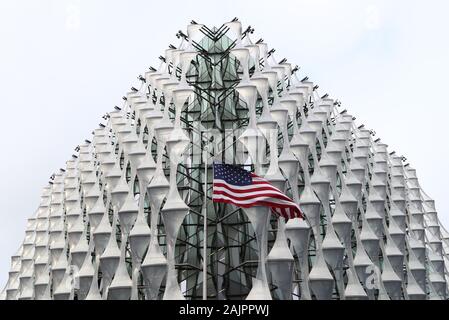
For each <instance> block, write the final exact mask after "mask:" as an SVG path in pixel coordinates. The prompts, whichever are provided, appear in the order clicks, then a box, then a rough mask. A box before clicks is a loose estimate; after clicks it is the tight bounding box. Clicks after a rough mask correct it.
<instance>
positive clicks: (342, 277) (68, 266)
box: [0, 19, 449, 300]
mask: <svg viewBox="0 0 449 320" xmlns="http://www.w3.org/2000/svg"><path fill="white" fill-rule="evenodd" d="M253 31H254V30H253V29H252V28H251V27H247V28H246V29H245V28H242V25H241V23H240V22H239V21H238V20H237V19H234V20H233V21H231V22H228V23H225V24H223V25H222V26H220V27H219V28H216V27H214V28H209V27H207V26H205V25H202V24H198V23H196V22H194V21H192V23H191V24H190V25H189V26H187V30H186V31H185V32H182V31H179V32H178V34H177V38H178V39H179V44H178V45H177V46H176V47H175V46H173V45H170V47H169V48H168V49H167V50H165V54H164V55H163V56H161V57H160V66H159V67H158V68H157V69H156V68H152V67H151V68H150V69H149V70H148V71H146V72H145V73H143V74H142V75H141V76H139V79H140V82H141V86H140V88H138V89H136V88H131V90H130V91H129V92H128V93H127V94H126V95H125V96H124V97H123V105H122V106H121V107H116V108H115V109H114V110H112V111H111V112H109V113H107V114H106V115H105V116H104V117H103V118H104V121H103V123H102V124H100V125H99V127H98V128H96V129H95V130H94V131H93V137H92V138H91V139H90V140H91V141H89V140H86V141H85V143H83V144H81V145H79V146H78V147H77V148H76V152H77V153H76V154H74V155H73V156H72V157H71V159H70V160H68V161H67V162H66V166H65V168H64V169H61V170H60V171H58V172H56V173H54V174H53V175H52V178H51V179H50V181H49V183H48V185H46V186H45V187H44V188H43V190H42V196H41V202H40V204H39V206H38V208H37V211H36V213H35V214H34V215H33V216H32V217H31V218H29V219H28V224H27V227H26V230H25V237H24V240H23V242H22V244H21V245H20V248H19V250H18V252H17V253H16V254H15V255H14V256H13V257H12V258H11V269H10V272H9V280H8V282H7V284H6V286H5V288H4V289H3V291H2V292H1V296H0V297H1V298H2V299H8V300H15V299H21V300H23V299H79V300H82V299H94V300H95V299H126V300H127V299H132V300H146V299H151V300H159V299H166V300H174V299H187V300H198V299H212V300H223V299H231V300H241V299H261V300H268V299H283V300H284V299H285V300H310V299H373V300H377V299H395V300H400V299H447V297H448V270H449V264H448V263H449V260H448V253H449V233H448V232H447V231H446V230H445V229H444V227H443V226H442V225H441V223H440V221H439V219H438V215H437V212H436V209H435V203H434V201H433V200H432V199H431V198H430V197H429V196H428V195H427V194H426V193H425V191H424V190H423V189H422V188H421V185H420V184H419V181H418V178H417V174H416V171H415V169H413V168H412V167H411V166H410V165H409V164H408V163H406V159H405V158H404V157H403V156H401V155H398V154H396V153H395V152H390V151H389V150H388V146H387V145H386V144H385V143H384V142H383V141H382V140H380V139H379V138H376V137H375V136H374V135H375V134H374V132H373V131H372V130H369V129H367V128H365V127H364V126H363V125H357V124H356V123H355V120H356V119H355V118H354V117H353V116H352V115H351V114H350V113H349V112H348V111H346V110H344V109H343V107H342V106H341V103H340V102H338V101H337V100H334V99H332V98H331V97H329V96H328V95H320V94H318V91H319V88H318V86H317V85H315V84H314V83H313V82H312V81H311V80H309V79H308V78H307V77H304V76H305V75H303V76H300V75H299V74H300V71H299V68H298V67H297V66H295V65H293V64H291V63H289V62H288V61H287V60H286V59H283V60H276V59H275V57H274V51H275V50H274V49H271V48H270V47H269V46H268V45H267V44H266V43H265V42H264V41H263V40H262V39H260V40H258V41H253V39H251V35H252V34H253ZM214 161H215V162H217V161H218V162H222V163H227V164H234V165H237V166H241V167H243V168H245V169H247V170H250V171H252V172H255V173H257V174H258V175H259V176H262V177H264V178H265V179H267V180H268V181H269V182H270V183H272V184H273V185H275V186H277V187H278V188H279V189H281V190H282V191H283V192H284V193H285V194H286V195H287V196H288V197H290V198H291V199H293V201H294V202H295V203H297V204H299V206H300V208H301V210H302V212H303V214H304V216H305V219H298V218H295V219H288V220H287V219H284V218H280V217H278V216H276V215H272V214H271V213H270V211H269V208H267V207H262V206H261V207H252V208H239V207H236V206H234V205H232V204H226V203H215V202H213V201H212V190H213V172H212V163H213V162H214Z"/></svg>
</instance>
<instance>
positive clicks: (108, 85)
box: [0, 0, 449, 289]
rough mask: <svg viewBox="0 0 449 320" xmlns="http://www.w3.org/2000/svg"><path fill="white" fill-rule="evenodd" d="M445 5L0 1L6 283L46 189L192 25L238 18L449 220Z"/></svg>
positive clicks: (0, 224) (0, 271)
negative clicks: (364, 131) (378, 143)
mask: <svg viewBox="0 0 449 320" xmlns="http://www.w3.org/2000/svg"><path fill="white" fill-rule="evenodd" d="M448 11H449V2H448V1H445V0H441V1H437V0H427V1H409V0H408V1H407V0H395V1H375V0H372V1H360V0H359V1H357V0H348V1H342V0H339V1H335V0H328V1H325V0H307V1H306V0H304V1H298V0H295V1H281V0H272V1H261V0H258V1H247V0H246V1H243V0H240V1H225V0H221V1H216V0H207V1H173V0H172V1H162V0H161V1H151V2H150V1H130V0H128V1H111V0H89V1H87V0H86V1H83V0H29V1H23V0H1V2H0V114H1V122H0V137H1V138H0V150H1V151H0V205H1V206H0V289H1V288H2V287H3V285H4V283H5V282H6V280H7V275H8V270H9V264H10V256H11V255H12V254H14V253H15V251H16V250H17V248H18V247H19V245H20V243H21V241H22V240H23V236H24V229H25V224H26V219H27V218H28V217H30V216H32V215H33V214H34V212H35V210H36V208H37V206H38V204H39V199H40V193H41V188H42V187H43V186H44V185H46V183H47V181H48V178H49V177H50V175H51V174H52V173H53V172H56V171H57V170H58V169H59V168H61V167H64V165H65V161H66V160H68V159H69V158H70V156H71V154H72V153H74V148H75V147H76V146H77V145H78V144H79V143H81V142H82V141H83V140H84V139H89V138H90V137H91V134H90V133H91V131H92V130H93V129H94V128H96V127H97V125H98V123H99V122H101V121H102V119H101V116H102V115H103V114H104V113H106V112H108V111H111V110H112V108H113V107H114V105H116V104H120V103H121V96H122V95H123V94H124V93H125V92H126V91H127V90H129V88H130V86H131V85H138V81H137V80H136V77H137V75H139V74H141V73H144V72H145V71H146V70H147V68H148V67H149V66H154V67H157V66H158V64H159V60H158V59H157V57H158V56H159V55H160V54H163V52H164V50H165V49H166V48H167V46H168V45H169V44H170V43H172V44H174V45H177V44H178V43H179V41H178V39H177V38H176V37H175V34H176V32H177V31H178V30H180V29H182V30H185V26H186V25H187V24H188V23H189V22H190V20H192V19H194V20H196V21H197V22H199V23H205V24H207V25H209V26H214V25H215V26H217V27H219V26H220V25H221V24H222V23H224V22H226V21H229V20H231V19H232V18H234V17H235V16H236V17H238V18H239V19H240V21H242V23H243V25H244V27H246V26H247V25H251V26H253V27H254V28H255V29H256V32H255V34H254V35H253V37H252V38H253V40H254V41H256V40H257V39H258V38H259V37H262V38H263V39H264V40H265V41H266V42H267V43H268V44H269V47H270V48H272V47H274V48H276V54H275V57H276V59H277V60H280V59H282V58H284V57H286V58H288V60H289V62H291V63H294V64H298V65H299V66H301V70H300V71H301V72H300V73H299V76H301V77H302V76H305V75H308V76H309V77H310V79H311V80H312V81H314V82H316V83H317V84H319V85H320V89H321V91H320V93H321V94H324V93H325V92H327V93H329V94H330V95H331V97H333V98H338V99H340V100H341V101H342V102H343V106H344V108H347V109H348V110H349V112H350V113H351V114H353V115H354V116H356V117H357V121H358V123H359V124H361V123H363V124H365V125H366V126H367V127H368V128H372V129H374V130H375V131H376V132H377V135H378V137H380V138H382V141H384V142H386V143H387V144H388V145H389V146H390V147H389V148H390V151H393V150H395V151H397V153H399V154H403V155H405V156H406V157H407V159H408V161H409V162H410V163H411V165H412V167H414V168H416V169H417V172H418V177H419V178H420V182H421V185H422V186H423V188H424V190H425V191H426V192H427V193H428V194H429V195H430V196H431V197H433V198H434V199H435V200H436V206H437V209H438V211H439V215H440V219H441V220H442V221H443V223H445V225H446V226H449V214H448V210H449V202H448V201H447V198H448V195H447V192H446V189H447V187H446V185H447V181H448V180H449V173H448V172H449V170H448V169H447V168H446V164H447V160H446V159H448V157H449V154H448V146H447V127H448V115H449V112H448V108H449V103H448V99H447V97H446V93H447V86H448V81H447V75H448V72H449V43H448V40H447V39H448V31H449V19H448V18H447V13H448Z"/></svg>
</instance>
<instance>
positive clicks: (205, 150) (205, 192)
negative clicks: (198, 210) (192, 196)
mask: <svg viewBox="0 0 449 320" xmlns="http://www.w3.org/2000/svg"><path fill="white" fill-rule="evenodd" d="M207 149H208V148H207V145H206V146H205V147H204V151H203V152H204V204H203V210H204V212H203V230H204V231H203V234H204V239H203V300H207V157H208V154H207V153H208V152H207Z"/></svg>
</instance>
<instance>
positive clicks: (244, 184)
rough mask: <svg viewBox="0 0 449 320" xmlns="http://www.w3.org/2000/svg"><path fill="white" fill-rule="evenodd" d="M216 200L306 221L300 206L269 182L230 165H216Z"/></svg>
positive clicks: (214, 192) (214, 186) (214, 197)
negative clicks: (260, 208) (268, 210)
mask: <svg viewBox="0 0 449 320" xmlns="http://www.w3.org/2000/svg"><path fill="white" fill-rule="evenodd" d="M212 200H213V201H214V202H224V203H232V204H233V205H235V206H237V207H242V208H249V207H254V206H267V207H270V208H271V211H272V213H274V214H276V215H279V216H282V217H284V218H286V219H293V218H304V216H303V214H302V212H301V209H300V208H299V205H298V204H296V203H295V202H293V200H292V199H290V198H289V197H287V196H286V195H285V194H284V193H282V192H281V191H280V190H279V189H278V188H276V187H275V186H273V185H272V184H270V183H269V182H268V181H267V180H266V179H264V178H261V177H259V176H257V175H255V174H254V173H251V172H249V171H247V170H245V169H242V168H239V167H237V166H233V165H230V164H221V163H214V184H213V193H212Z"/></svg>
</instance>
